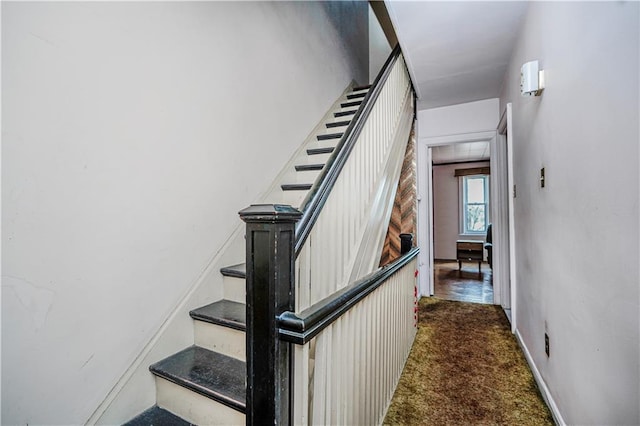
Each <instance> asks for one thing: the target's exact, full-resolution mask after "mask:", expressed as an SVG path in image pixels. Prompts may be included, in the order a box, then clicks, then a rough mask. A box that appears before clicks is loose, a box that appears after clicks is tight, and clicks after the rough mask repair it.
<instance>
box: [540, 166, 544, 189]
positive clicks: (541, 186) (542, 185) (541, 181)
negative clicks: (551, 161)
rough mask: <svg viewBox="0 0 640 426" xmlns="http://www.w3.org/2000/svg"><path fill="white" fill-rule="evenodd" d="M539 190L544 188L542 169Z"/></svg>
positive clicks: (542, 170) (542, 169)
mask: <svg viewBox="0 0 640 426" xmlns="http://www.w3.org/2000/svg"><path fill="white" fill-rule="evenodd" d="M540 188H544V167H543V168H541V169H540Z"/></svg>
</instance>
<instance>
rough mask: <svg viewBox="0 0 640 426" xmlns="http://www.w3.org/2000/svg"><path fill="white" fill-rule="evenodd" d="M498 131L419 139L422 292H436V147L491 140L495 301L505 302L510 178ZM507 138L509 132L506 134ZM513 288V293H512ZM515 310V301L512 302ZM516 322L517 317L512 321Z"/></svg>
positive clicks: (419, 240)
mask: <svg viewBox="0 0 640 426" xmlns="http://www.w3.org/2000/svg"><path fill="white" fill-rule="evenodd" d="M498 136H499V134H498V132H497V131H489V132H477V133H465V134H461V135H448V136H437V137H429V138H422V139H419V140H418V162H419V165H418V193H419V199H420V202H419V204H418V222H419V223H418V226H419V230H418V243H419V245H420V247H421V248H422V250H421V258H420V261H419V271H420V293H421V294H422V295H431V296H432V295H434V293H435V288H434V284H435V280H434V273H435V262H434V235H433V234H434V233H433V229H434V228H433V225H434V222H433V220H434V214H433V212H434V210H433V209H434V189H433V148H434V147H440V146H451V145H457V144H468V143H473V142H485V143H488V144H489V149H490V156H489V163H490V169H491V176H492V178H491V179H490V193H491V197H492V198H493V202H491V204H490V216H491V222H492V224H493V226H492V234H493V235H492V237H493V254H492V257H493V262H492V263H493V271H492V275H493V290H494V291H493V303H494V304H497V305H502V304H503V298H504V293H505V291H506V289H505V286H507V287H509V289H510V285H511V283H510V281H511V280H510V269H509V260H510V256H509V249H508V244H509V238H508V236H509V232H508V226H509V221H508V212H509V205H508V199H509V197H508V181H507V161H506V160H507V147H506V144H504V143H501V141H502V135H500V141H499V137H498ZM505 139H506V136H505ZM512 293H513V292H512V291H511V292H510V295H512ZM510 306H511V309H512V310H513V306H512V304H511V305H510ZM512 324H513V321H512Z"/></svg>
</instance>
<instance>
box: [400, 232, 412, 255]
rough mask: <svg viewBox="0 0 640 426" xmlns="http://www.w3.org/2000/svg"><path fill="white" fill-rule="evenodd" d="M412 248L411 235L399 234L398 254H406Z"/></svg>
mask: <svg viewBox="0 0 640 426" xmlns="http://www.w3.org/2000/svg"><path fill="white" fill-rule="evenodd" d="M412 248H413V234H400V254H406V253H409V252H410V251H411V249H412Z"/></svg>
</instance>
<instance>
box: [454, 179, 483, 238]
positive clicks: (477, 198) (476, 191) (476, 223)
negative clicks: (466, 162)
mask: <svg viewBox="0 0 640 426" xmlns="http://www.w3.org/2000/svg"><path fill="white" fill-rule="evenodd" d="M461 213H462V214H461V216H462V217H461V218H460V219H461V223H462V231H463V232H462V233H463V234H483V233H485V232H487V226H488V225H489V179H488V176H486V175H475V176H462V209H461Z"/></svg>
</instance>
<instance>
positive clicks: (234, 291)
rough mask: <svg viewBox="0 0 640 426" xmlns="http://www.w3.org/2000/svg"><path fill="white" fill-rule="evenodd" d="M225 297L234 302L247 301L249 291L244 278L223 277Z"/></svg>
mask: <svg viewBox="0 0 640 426" xmlns="http://www.w3.org/2000/svg"><path fill="white" fill-rule="evenodd" d="M222 283H223V285H224V298H225V299H227V300H231V301H232V302H238V303H246V300H247V291H246V283H245V280H244V278H236V277H223V278H222Z"/></svg>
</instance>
